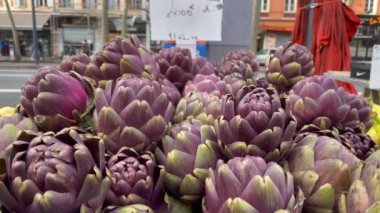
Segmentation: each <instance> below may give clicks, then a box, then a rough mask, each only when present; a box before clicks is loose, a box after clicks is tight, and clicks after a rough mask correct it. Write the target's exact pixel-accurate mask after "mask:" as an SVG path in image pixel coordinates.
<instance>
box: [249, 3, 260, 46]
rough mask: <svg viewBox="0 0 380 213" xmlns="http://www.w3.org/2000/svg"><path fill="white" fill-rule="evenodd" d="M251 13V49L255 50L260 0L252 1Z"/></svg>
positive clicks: (258, 26)
mask: <svg viewBox="0 0 380 213" xmlns="http://www.w3.org/2000/svg"><path fill="white" fill-rule="evenodd" d="M252 13H253V14H252V37H251V50H252V51H253V52H257V46H258V44H257V36H258V34H259V31H260V13H261V0H253V1H252Z"/></svg>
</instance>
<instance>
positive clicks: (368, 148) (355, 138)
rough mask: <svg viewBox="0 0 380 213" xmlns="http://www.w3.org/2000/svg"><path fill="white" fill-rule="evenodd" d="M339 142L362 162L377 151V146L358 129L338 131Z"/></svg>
mask: <svg viewBox="0 0 380 213" xmlns="http://www.w3.org/2000/svg"><path fill="white" fill-rule="evenodd" d="M340 136H341V140H342V143H343V145H344V146H346V147H347V148H348V149H349V150H350V151H351V152H352V153H353V154H354V155H355V156H356V157H358V158H359V159H362V160H364V159H365V158H367V157H368V156H369V155H370V154H371V153H373V152H374V151H375V150H376V149H377V144H376V143H375V142H374V141H373V140H372V139H371V138H370V137H369V136H368V135H366V134H364V133H363V132H362V131H361V129H360V128H359V127H357V128H349V127H346V128H344V129H343V130H340Z"/></svg>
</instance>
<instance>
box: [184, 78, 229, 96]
mask: <svg viewBox="0 0 380 213" xmlns="http://www.w3.org/2000/svg"><path fill="white" fill-rule="evenodd" d="M191 92H206V93H210V94H213V95H216V96H218V97H222V96H223V95H226V94H231V93H232V88H231V85H228V84H227V83H226V82H225V81H223V80H221V79H220V78H219V77H217V76H216V75H202V74H198V75H196V76H195V77H194V79H193V80H192V81H188V82H187V84H186V86H185V88H184V90H183V96H186V95H187V94H189V93H191Z"/></svg>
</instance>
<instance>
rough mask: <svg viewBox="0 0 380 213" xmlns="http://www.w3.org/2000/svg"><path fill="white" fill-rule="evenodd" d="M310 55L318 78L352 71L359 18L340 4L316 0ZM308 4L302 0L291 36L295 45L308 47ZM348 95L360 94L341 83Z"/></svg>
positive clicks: (334, 1)
mask: <svg viewBox="0 0 380 213" xmlns="http://www.w3.org/2000/svg"><path fill="white" fill-rule="evenodd" d="M314 2H315V3H317V4H319V6H318V7H316V8H314V9H313V10H314V15H313V28H312V39H311V47H310V51H311V52H312V53H313V55H314V64H315V74H316V75H322V74H323V73H324V72H326V71H328V70H334V71H349V70H350V66H351V52H350V44H349V43H350V41H351V39H352V38H353V36H354V35H355V33H356V30H357V28H358V26H359V24H360V18H359V17H358V16H356V15H355V13H354V12H353V11H352V10H351V8H349V7H348V6H346V5H345V4H344V3H342V1H340V0H314ZM308 4H309V1H304V0H299V1H298V10H297V14H296V23H295V26H294V31H293V35H292V41H293V42H294V43H299V44H305V43H306V33H307V32H306V31H307V20H308V12H309V11H308V10H307V9H304V8H305V6H306V5H308ZM338 83H339V85H340V86H342V87H344V88H345V89H346V90H347V91H349V92H352V93H357V92H356V89H355V87H354V86H353V85H351V84H347V83H342V82H338Z"/></svg>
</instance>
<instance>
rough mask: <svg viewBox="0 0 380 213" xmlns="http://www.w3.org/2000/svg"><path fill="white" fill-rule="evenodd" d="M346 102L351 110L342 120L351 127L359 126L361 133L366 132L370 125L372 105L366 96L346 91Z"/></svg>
mask: <svg viewBox="0 0 380 213" xmlns="http://www.w3.org/2000/svg"><path fill="white" fill-rule="evenodd" d="M346 102H347V104H348V105H349V106H350V107H351V110H350V111H349V113H348V114H347V117H346V119H345V120H344V121H343V123H344V125H345V126H347V127H351V128H356V127H360V128H361V131H362V132H363V133H365V132H367V131H368V130H369V129H370V128H371V126H372V121H371V113H372V107H371V106H370V104H369V103H368V101H367V100H366V98H364V97H361V96H358V95H354V94H351V93H346Z"/></svg>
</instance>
